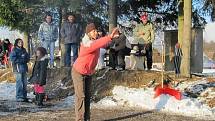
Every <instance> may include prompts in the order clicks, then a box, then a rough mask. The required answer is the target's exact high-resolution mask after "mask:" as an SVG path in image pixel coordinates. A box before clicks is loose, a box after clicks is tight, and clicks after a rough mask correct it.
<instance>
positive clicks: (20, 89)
mask: <svg viewBox="0 0 215 121" xmlns="http://www.w3.org/2000/svg"><path fill="white" fill-rule="evenodd" d="M10 60H11V62H12V66H13V72H14V74H15V77H16V101H17V102H28V99H27V75H26V73H27V72H28V65H27V63H28V62H29V60H30V56H29V54H28V53H27V51H26V49H25V48H24V47H23V41H22V39H16V40H15V43H14V48H13V50H12V52H11V53H10Z"/></svg>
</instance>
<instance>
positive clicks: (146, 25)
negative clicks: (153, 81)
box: [10, 13, 155, 121]
mask: <svg viewBox="0 0 215 121" xmlns="http://www.w3.org/2000/svg"><path fill="white" fill-rule="evenodd" d="M66 18H67V19H66V21H65V22H63V24H62V28H61V30H60V31H59V32H60V35H61V37H62V40H63V43H64V45H65V55H64V58H65V63H64V66H66V67H71V68H72V71H71V75H72V80H73V84H74V90H75V113H76V121H89V120H90V97H91V83H92V75H93V74H94V72H95V69H96V66H97V64H98V61H100V60H99V58H101V54H100V52H101V51H103V50H105V49H108V50H109V57H110V59H109V61H110V62H109V66H110V67H111V68H112V69H119V70H124V69H125V66H126V64H125V55H130V54H131V55H133V56H137V57H138V58H145V57H146V62H147V63H146V65H144V69H145V68H147V69H148V70H150V69H152V62H153V61H152V43H153V41H154V38H155V37H154V36H155V35H154V28H153V25H152V23H151V22H149V21H148V15H147V14H144V15H142V16H141V17H140V20H141V23H140V24H137V25H136V27H135V28H134V30H133V34H134V38H135V40H136V42H137V43H135V44H132V48H128V47H127V46H126V36H125V35H124V34H123V32H122V31H121V30H119V29H118V28H114V29H113V30H112V32H110V33H109V34H107V35H106V34H101V33H100V32H99V31H98V29H97V26H96V25H95V24H94V23H89V24H87V26H86V28H85V30H84V29H83V28H82V26H81V25H80V24H79V23H77V22H76V16H75V15H74V14H72V13H68V14H67V17H66ZM52 21H53V18H52V16H51V15H46V16H45V22H43V23H42V24H41V25H40V28H39V31H38V37H39V39H40V41H41V43H42V47H38V48H37V49H36V53H35V54H36V61H35V64H34V66H33V72H32V75H31V77H30V78H29V80H28V81H29V82H30V83H33V84H34V93H35V99H36V104H38V105H39V106H42V105H43V99H44V96H45V92H44V85H45V84H46V76H47V68H48V65H49V64H50V67H54V50H55V42H56V41H57V39H58V27H57V26H56V25H54V23H53V22H52ZM132 50H133V51H132ZM48 51H49V52H48ZM71 52H72V53H73V59H71ZM48 53H49V54H50V57H49V56H48V55H47V54H48ZM10 60H11V62H12V66H13V71H14V74H15V77H16V100H17V101H18V102H28V99H27V74H26V73H27V72H28V65H27V63H28V62H29V61H30V56H29V54H28V52H27V51H26V49H25V48H24V47H23V40H22V39H16V40H15V44H14V49H13V50H12V52H11V53H10ZM49 60H50V62H49ZM142 63H144V62H142Z"/></svg>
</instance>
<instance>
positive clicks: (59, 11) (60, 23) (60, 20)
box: [58, 7, 62, 50]
mask: <svg viewBox="0 0 215 121" xmlns="http://www.w3.org/2000/svg"><path fill="white" fill-rule="evenodd" d="M58 13H59V23H58V24H59V26H58V27H59V33H58V37H59V50H61V44H60V43H61V34H60V30H61V25H62V8H61V7H59V8H58Z"/></svg>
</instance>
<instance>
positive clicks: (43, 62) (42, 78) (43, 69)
mask: <svg viewBox="0 0 215 121" xmlns="http://www.w3.org/2000/svg"><path fill="white" fill-rule="evenodd" d="M48 63H49V59H48V57H47V56H44V57H43V58H41V59H40V60H39V61H36V62H35V64H34V67H33V72H32V75H31V77H30V78H29V80H28V81H29V82H30V83H34V84H39V85H45V84H46V77H47V66H48Z"/></svg>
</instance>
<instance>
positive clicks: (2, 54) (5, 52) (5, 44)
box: [0, 39, 13, 68]
mask: <svg viewBox="0 0 215 121" xmlns="http://www.w3.org/2000/svg"><path fill="white" fill-rule="evenodd" d="M12 49H13V44H11V43H10V40H9V39H4V40H1V39H0V65H1V68H6V67H7V66H9V61H8V57H9V54H10V52H11V51H12Z"/></svg>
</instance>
